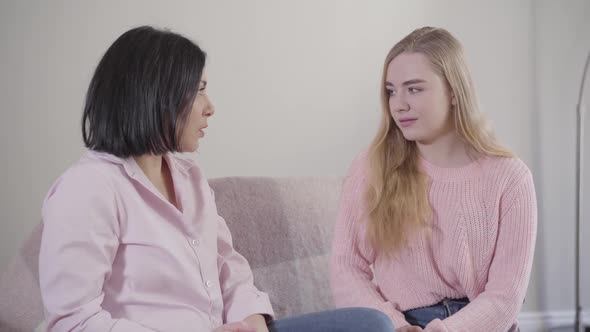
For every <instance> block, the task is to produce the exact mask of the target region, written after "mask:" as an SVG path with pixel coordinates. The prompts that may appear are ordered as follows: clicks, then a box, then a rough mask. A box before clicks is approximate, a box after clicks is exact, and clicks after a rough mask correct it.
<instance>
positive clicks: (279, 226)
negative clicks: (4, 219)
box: [0, 177, 340, 332]
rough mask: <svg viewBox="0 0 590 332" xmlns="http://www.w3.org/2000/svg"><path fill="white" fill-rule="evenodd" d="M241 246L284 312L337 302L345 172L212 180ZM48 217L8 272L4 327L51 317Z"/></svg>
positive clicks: (1, 285)
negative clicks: (334, 260)
mask: <svg viewBox="0 0 590 332" xmlns="http://www.w3.org/2000/svg"><path fill="white" fill-rule="evenodd" d="M210 184H211V187H212V188H213V190H214V192H215V195H216V201H217V208H218V211H219V214H220V215H221V216H222V217H224V218H225V220H226V222H227V224H228V226H229V228H230V230H231V232H232V235H233V241H234V246H235V247H236V249H237V250H238V251H239V252H240V253H241V254H242V255H244V256H245V257H246V258H247V259H248V261H249V262H250V265H251V267H252V270H253V272H254V280H255V283H256V285H257V286H258V287H259V288H260V289H261V290H263V291H265V292H267V293H268V294H269V296H270V298H271V301H272V303H273V308H274V309H275V313H276V315H277V317H284V316H290V315H294V314H300V313H306V312H312V311H319V310H325V309H329V308H332V298H331V294H330V287H329V282H328V263H329V260H328V255H329V250H330V242H331V234H332V228H333V222H334V220H335V219H336V208H337V201H338V196H339V194H340V179H338V178H270V177H259V178H240V177H234V178H219V179H213V180H211V181H210ZM41 232H42V224H39V225H37V226H36V227H35V229H34V230H33V231H32V232H31V234H30V235H29V238H28V239H27V240H26V241H25V243H24V244H23V246H22V248H21V250H20V251H19V252H18V254H17V256H16V257H15V258H14V259H13V260H12V262H11V263H10V264H9V266H8V267H7V269H6V270H5V271H3V272H2V276H1V277H0V331H1V332H9V331H10V332H12V331H14V332H20V331H27V332H30V331H33V330H34V329H35V328H36V327H37V326H38V325H39V324H40V323H41V322H42V320H43V306H42V303H41V295H40V290H39V269H38V257H39V246H40V242H41Z"/></svg>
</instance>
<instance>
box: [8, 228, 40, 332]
mask: <svg viewBox="0 0 590 332" xmlns="http://www.w3.org/2000/svg"><path fill="white" fill-rule="evenodd" d="M42 229H43V227H42V225H41V224H38V225H37V226H36V227H35V228H34V229H33V231H32V232H31V234H30V235H29V238H28V239H27V240H26V241H25V242H24V244H23V246H22V248H21V250H20V251H19V252H18V253H17V255H16V256H15V257H14V259H13V260H12V261H11V262H10V263H9V265H8V266H7V268H6V270H5V271H3V273H2V277H1V278H0V331H3V332H13V331H14V332H20V331H23V332H24V331H27V332H30V331H33V330H34V329H35V327H37V325H39V323H41V322H42V320H43V318H44V317H43V305H42V302H41V291H40V290H39V263H38V261H39V258H38V257H39V247H40V245H41V231H42Z"/></svg>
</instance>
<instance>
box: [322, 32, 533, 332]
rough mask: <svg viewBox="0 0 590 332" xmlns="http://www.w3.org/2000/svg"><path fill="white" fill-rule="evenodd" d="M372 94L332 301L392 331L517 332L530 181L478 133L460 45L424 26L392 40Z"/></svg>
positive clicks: (339, 232) (528, 258)
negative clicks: (382, 318)
mask: <svg viewBox="0 0 590 332" xmlns="http://www.w3.org/2000/svg"><path fill="white" fill-rule="evenodd" d="M381 99H382V106H383V114H382V122H381V127H380V129H379V131H378V133H377V135H376V137H375V139H374V140H373V142H372V144H371V146H370V147H369V148H368V150H367V151H365V152H363V153H361V154H360V155H359V156H358V157H357V158H356V159H355V161H354V162H353V164H352V166H351V167H350V171H349V174H348V175H347V177H346V180H345V184H344V187H343V193H342V198H341V206H340V212H339V217H338V221H337V226H336V230H335V235H334V243H333V258H332V288H333V292H334V298H335V301H336V304H337V305H338V306H340V307H347V306H364V307H370V308H376V309H379V310H381V311H383V312H384V313H386V314H387V315H388V316H389V317H390V318H391V320H392V321H393V323H394V325H395V327H396V331H400V332H407V331H441V332H442V331H445V332H447V331H499V332H505V331H516V330H518V327H517V323H516V319H517V315H518V312H519V311H520V309H521V306H522V303H523V300H524V297H525V293H526V289H527V285H528V282H529V277H530V272H531V265H532V260H533V252H534V246H535V236H536V228H537V207H536V199H535V190H534V185H533V179H532V176H531V173H530V171H529V169H528V168H527V167H526V166H525V164H524V163H523V162H522V161H520V160H519V159H517V158H515V157H514V156H512V155H511V153H510V152H508V151H507V150H506V149H504V148H503V147H502V146H500V145H499V144H498V143H497V142H496V141H495V140H494V138H493V137H492V136H491V134H490V133H489V131H487V130H486V128H485V126H484V123H483V120H482V118H481V117H480V113H479V110H478V106H477V101H476V96H475V89H474V87H473V84H472V81H471V78H470V74H469V70H468V68H467V65H466V63H465V60H464V55H463V50H462V46H461V44H460V42H459V41H458V40H457V39H455V38H454V37H453V36H452V35H451V34H450V33H449V32H447V31H446V30H444V29H439V28H431V27H424V28H420V29H417V30H415V31H413V32H412V33H410V34H409V35H408V36H406V37H405V38H403V39H402V40H401V41H400V42H398V43H397V44H396V45H395V46H394V47H393V48H392V49H391V51H390V52H389V54H388V55H387V58H386V60H385V67H384V71H383V79H382V91H381Z"/></svg>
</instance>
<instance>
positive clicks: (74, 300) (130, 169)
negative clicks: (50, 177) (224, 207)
mask: <svg viewBox="0 0 590 332" xmlns="http://www.w3.org/2000/svg"><path fill="white" fill-rule="evenodd" d="M166 160H167V162H168V164H169V167H170V169H171V172H172V177H173V181H174V189H175V193H176V198H177V201H178V202H179V204H180V209H177V208H176V207H175V206H174V205H172V204H170V203H169V202H168V201H167V200H165V199H164V198H163V197H162V196H161V194H160V193H159V192H158V191H157V190H156V189H155V187H154V186H153V185H152V184H151V182H150V181H149V180H148V179H147V178H146V177H145V175H144V174H143V172H142V171H141V169H140V168H139V166H138V165H137V164H136V163H135V161H134V160H133V158H128V159H121V158H117V157H115V156H112V155H109V154H104V153H97V152H88V153H87V154H86V155H85V156H84V157H83V158H81V160H80V161H79V162H78V163H76V164H75V165H74V166H73V167H71V168H70V169H69V170H68V171H66V172H65V173H64V175H62V177H60V178H59V179H58V180H57V181H56V183H55V184H54V186H53V187H52V188H51V190H50V191H49V193H48V195H47V198H46V199H45V202H44V204H43V223H44V229H43V235H42V241H41V250H40V255H39V274H40V285H41V294H42V298H43V303H44V306H45V310H46V319H47V325H48V330H50V331H152V330H160V331H209V330H211V329H213V328H214V327H216V326H219V325H221V324H222V323H225V322H235V321H239V320H242V319H244V318H245V317H247V316H249V315H251V314H255V313H261V314H269V315H272V314H273V312H272V308H271V305H270V302H269V299H268V296H267V295H266V294H265V293H261V292H259V291H258V290H257V289H256V288H255V287H254V285H253V280H252V272H251V270H250V267H249V265H248V263H247V261H246V260H245V259H244V258H243V257H242V256H241V255H240V254H238V253H237V252H236V251H235V250H234V249H233V246H232V239H231V235H230V233H229V230H228V228H227V225H226V223H225V221H224V220H223V219H222V218H221V217H220V216H219V215H218V214H217V209H216V206H215V200H214V197H213V194H212V192H211V189H210V187H209V185H208V183H207V181H206V178H205V177H204V176H203V175H202V174H201V172H200V170H199V168H198V167H197V166H196V165H195V164H194V162H192V161H190V160H185V159H183V158H181V157H178V156H172V155H169V156H166Z"/></svg>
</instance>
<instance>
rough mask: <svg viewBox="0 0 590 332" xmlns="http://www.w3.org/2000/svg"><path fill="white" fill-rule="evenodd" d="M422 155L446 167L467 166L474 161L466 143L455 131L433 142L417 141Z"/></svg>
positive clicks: (435, 163) (432, 162)
mask: <svg viewBox="0 0 590 332" xmlns="http://www.w3.org/2000/svg"><path fill="white" fill-rule="evenodd" d="M416 144H417V146H418V151H419V153H420V156H421V157H422V158H424V159H426V160H427V161H428V162H430V163H431V164H433V165H436V166H439V167H445V168H457V167H461V166H465V165H467V164H469V163H471V162H472V161H473V156H472V155H470V154H469V151H468V148H467V146H466V144H465V143H464V142H463V141H462V140H461V139H460V138H459V136H458V135H457V134H456V133H455V132H454V131H450V132H449V133H447V134H445V135H443V136H440V137H438V138H437V139H436V140H434V141H432V142H428V143H425V142H416Z"/></svg>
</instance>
